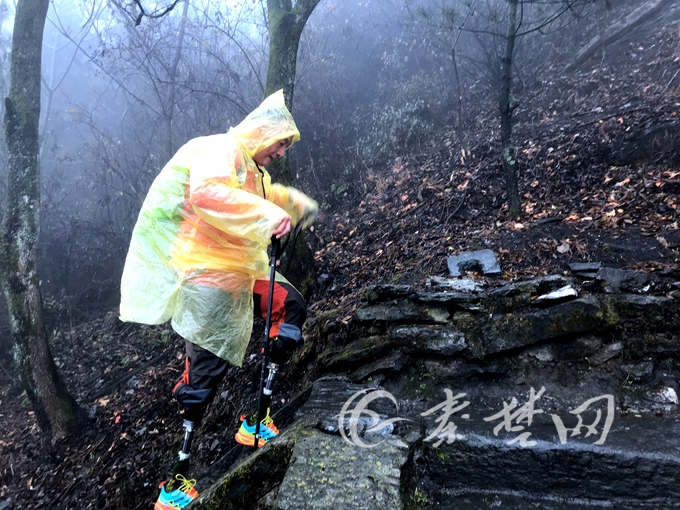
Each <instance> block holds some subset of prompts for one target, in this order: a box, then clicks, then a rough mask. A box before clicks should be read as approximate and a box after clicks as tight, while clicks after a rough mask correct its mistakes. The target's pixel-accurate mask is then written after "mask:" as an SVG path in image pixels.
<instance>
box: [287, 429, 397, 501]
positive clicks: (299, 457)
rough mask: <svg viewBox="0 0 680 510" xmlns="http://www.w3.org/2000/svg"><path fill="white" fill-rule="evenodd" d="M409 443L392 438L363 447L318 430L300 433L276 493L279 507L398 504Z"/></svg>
mask: <svg viewBox="0 0 680 510" xmlns="http://www.w3.org/2000/svg"><path fill="white" fill-rule="evenodd" d="M407 454H408V447H407V445H406V443H404V442H403V441H401V440H399V439H397V438H390V439H387V440H385V441H383V442H382V443H380V444H378V445H377V446H375V447H372V448H359V447H357V446H355V445H352V444H350V443H348V442H346V441H345V440H344V439H342V438H341V437H339V436H331V435H328V434H324V433H322V432H319V431H316V430H307V431H305V432H303V433H301V434H300V436H299V437H298V439H297V442H296V444H295V450H294V452H293V457H292V459H291V463H290V465H289V468H288V471H287V473H286V477H285V478H284V480H283V483H282V484H281V487H280V489H279V492H278V496H277V498H276V506H275V508H276V509H277V510H299V509H301V508H305V509H329V510H330V509H337V508H355V509H366V510H368V509H371V510H382V509H385V510H396V509H401V508H403V504H402V502H401V498H400V496H399V483H400V477H401V468H402V466H403V465H404V463H405V462H406V458H407Z"/></svg>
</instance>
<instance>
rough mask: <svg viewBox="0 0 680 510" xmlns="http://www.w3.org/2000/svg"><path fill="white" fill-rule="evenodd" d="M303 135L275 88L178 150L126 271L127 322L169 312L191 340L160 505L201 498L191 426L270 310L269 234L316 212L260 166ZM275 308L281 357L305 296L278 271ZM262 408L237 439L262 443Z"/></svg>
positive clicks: (275, 342)
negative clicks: (192, 462)
mask: <svg viewBox="0 0 680 510" xmlns="http://www.w3.org/2000/svg"><path fill="white" fill-rule="evenodd" d="M299 139H300V133H299V132H298V130H297V127H296V126H295V122H294V121H293V117H292V116H291V114H290V112H289V111H288V110H287V108H286V106H285V103H284V99H283V92H282V91H278V92H276V93H275V94H273V95H271V96H269V97H268V98H266V99H265V100H264V101H263V102H262V104H261V105H260V106H259V107H258V108H257V109H255V110H254V111H253V112H252V113H251V114H249V115H248V116H247V117H246V118H245V119H244V120H243V121H242V122H241V123H240V124H239V125H237V126H236V127H233V128H231V129H230V130H229V131H228V132H227V133H226V134H218V135H213V136H206V137H201V138H196V139H194V140H191V141H189V142H188V143H187V144H186V145H184V146H183V147H182V148H181V149H179V151H177V154H175V156H174V157H173V158H172V159H171V160H170V161H169V162H168V163H167V165H165V167H164V168H163V170H162V171H161V173H160V174H159V175H158V177H157V178H156V179H155V181H154V182H153V184H152V185H151V189H150V190H149V193H148V194H147V197H146V199H145V200H144V204H143V205H142V209H141V211H140V214H139V218H138V220H137V224H136V225H135V228H134V231H133V233H132V239H131V241H130V249H129V252H128V255H127V259H126V261H125V268H124V270H123V278H122V282H121V305H120V318H121V320H123V321H133V322H140V323H144V324H161V323H164V322H166V321H168V320H171V324H172V327H173V329H174V330H175V331H176V332H177V333H178V334H179V335H180V336H182V337H183V338H184V339H185V340H186V367H185V372H184V374H183V376H182V379H181V380H180V381H179V382H178V383H177V385H176V386H175V388H174V390H173V395H174V396H175V398H176V399H177V400H178V401H179V402H180V404H181V405H182V406H183V407H184V428H185V435H184V444H183V446H182V450H181V451H180V452H179V458H178V461H177V463H176V464H175V466H174V468H173V473H172V475H171V477H170V480H169V481H168V482H167V483H165V484H164V485H163V486H162V488H161V495H160V497H159V500H158V501H157V502H156V507H155V508H156V510H168V509H171V508H183V507H184V506H186V505H187V504H188V503H189V502H191V501H192V500H193V499H194V498H195V497H196V496H197V494H196V491H195V489H193V484H192V483H191V481H190V480H187V479H186V478H185V475H186V474H187V470H188V467H189V462H188V459H189V449H190V446H191V440H192V437H193V432H194V429H195V428H196V427H197V426H198V424H199V423H200V421H201V419H202V418H203V415H204V413H205V409H206V407H207V405H208V404H210V402H212V400H213V399H214V397H215V393H216V390H217V386H218V384H219V383H220V382H221V380H222V379H223V378H224V376H225V374H226V371H227V369H228V367H229V364H232V365H237V366H241V364H242V362H243V357H244V355H245V352H246V348H247V346H248V342H249V340H250V334H251V330H252V324H253V316H254V315H255V314H256V315H259V316H264V315H265V314H266V305H267V295H268V292H269V290H268V285H267V281H266V272H267V265H268V256H267V251H266V250H267V246H268V245H269V242H270V240H271V238H272V236H276V237H281V236H283V235H285V234H287V233H288V232H289V231H290V229H291V226H292V225H296V224H298V222H300V221H304V222H305V225H304V226H305V227H306V226H308V224H310V223H311V222H312V221H313V220H314V218H315V217H316V214H317V211H318V206H317V203H316V202H315V201H314V200H312V199H311V198H309V197H307V196H306V195H305V194H303V193H301V192H300V191H297V190H296V189H294V188H291V187H285V186H282V185H279V184H272V183H271V179H270V176H269V174H268V173H267V171H266V170H265V169H264V168H263V167H265V166H267V165H269V164H270V163H271V162H272V161H274V160H275V159H278V158H281V157H282V156H283V155H284V153H285V151H286V149H287V148H288V147H290V146H291V145H292V144H293V143H295V142H296V141H298V140H299ZM279 279H280V281H279ZM271 316H272V326H271V329H270V337H271V338H272V344H271V345H272V351H271V352H272V355H271V359H272V361H274V362H281V361H282V360H283V359H284V358H285V354H286V352H288V351H290V350H291V349H292V348H295V347H296V346H297V345H299V344H301V342H302V335H301V327H302V324H303V323H304V320H305V318H306V304H305V302H304V300H303V298H302V296H300V294H299V292H298V291H297V290H296V289H295V288H294V287H293V286H292V285H290V283H288V282H287V281H286V280H285V279H284V278H282V277H280V276H279V275H277V279H276V284H275V287H274V295H273V304H272V311H271ZM267 406H268V402H267ZM254 416H255V415H253V416H248V417H245V416H243V417H242V423H241V427H240V429H239V431H238V433H237V434H236V440H237V441H238V442H240V443H242V444H250V445H251V446H252V445H253V441H254V431H255V427H254V422H255V419H254ZM260 431H261V438H262V439H261V440H264V441H268V440H269V439H271V438H272V437H274V436H275V435H276V434H278V430H277V429H276V427H275V426H274V424H273V422H272V420H271V418H270V416H269V412H267V416H266V417H265V419H264V420H263V421H262V422H261V425H260ZM248 441H250V443H248Z"/></svg>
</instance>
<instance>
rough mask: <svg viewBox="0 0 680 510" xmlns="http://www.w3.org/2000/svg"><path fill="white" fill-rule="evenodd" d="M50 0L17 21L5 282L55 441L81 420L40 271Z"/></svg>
mask: <svg viewBox="0 0 680 510" xmlns="http://www.w3.org/2000/svg"><path fill="white" fill-rule="evenodd" d="M48 5H49V0H19V1H18V2H17V7H16V14H15V18H14V33H13V36H12V56H11V67H10V81H11V83H10V90H9V97H7V98H6V99H5V117H4V127H5V140H6V143H7V152H8V161H7V210H6V211H5V215H4V218H3V220H2V241H1V243H0V266H1V267H0V278H2V284H3V288H4V291H5V296H6V298H7V306H8V309H9V315H10V326H11V330H12V337H13V339H14V362H15V365H16V369H17V371H18V375H19V379H20V381H21V384H22V386H23V388H24V389H25V390H26V393H27V395H28V398H29V399H30V401H31V403H32V404H33V409H34V412H35V415H36V418H37V420H38V424H39V425H40V427H41V428H42V429H43V430H44V431H46V432H48V433H51V434H52V439H53V440H57V439H60V438H62V437H64V436H65V435H67V434H68V433H69V432H70V431H72V430H74V427H75V425H76V424H77V422H78V421H79V419H80V417H81V413H80V409H79V407H78V405H77V404H76V402H75V400H74V399H73V398H72V397H71V396H70V395H69V393H68V392H67V390H66V388H65V386H64V384H63V382H62V381H61V379H60V377H59V374H58V372H57V369H56V366H55V364H54V360H53V359H52V354H51V352H50V348H49V344H48V342H47V334H46V331H45V326H44V324H43V318H42V296H41V294H40V281H39V278H38V271H37V265H36V261H37V241H38V225H39V214H38V211H39V207H40V171H39V164H38V151H39V142H38V125H39V119H40V67H41V50H42V37H43V29H44V26H45V18H46V16H47V8H48Z"/></svg>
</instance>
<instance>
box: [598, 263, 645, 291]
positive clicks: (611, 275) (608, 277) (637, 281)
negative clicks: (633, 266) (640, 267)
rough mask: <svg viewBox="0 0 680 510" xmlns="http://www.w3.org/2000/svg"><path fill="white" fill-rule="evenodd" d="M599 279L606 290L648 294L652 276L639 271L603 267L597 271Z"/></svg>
mask: <svg viewBox="0 0 680 510" xmlns="http://www.w3.org/2000/svg"><path fill="white" fill-rule="evenodd" d="M597 280H598V281H600V282H601V283H602V286H603V288H604V290H605V292H634V293H639V294H646V293H647V292H649V290H650V288H651V283H652V282H651V277H650V276H649V275H648V274H646V273H640V272H638V271H627V270H625V269H614V268H611V267H602V268H600V269H599V271H598V272H597Z"/></svg>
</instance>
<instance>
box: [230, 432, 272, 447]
mask: <svg viewBox="0 0 680 510" xmlns="http://www.w3.org/2000/svg"><path fill="white" fill-rule="evenodd" d="M234 439H236V442H237V443H238V444H242V445H243V446H250V447H251V448H252V447H253V446H254V445H255V436H247V435H245V434H241V431H240V430H239V431H238V432H237V433H236V435H235V436H234ZM267 443H268V441H265V440H264V439H262V438H260V440H259V441H258V448H262V447H263V446H264V445H266V444H267Z"/></svg>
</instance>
